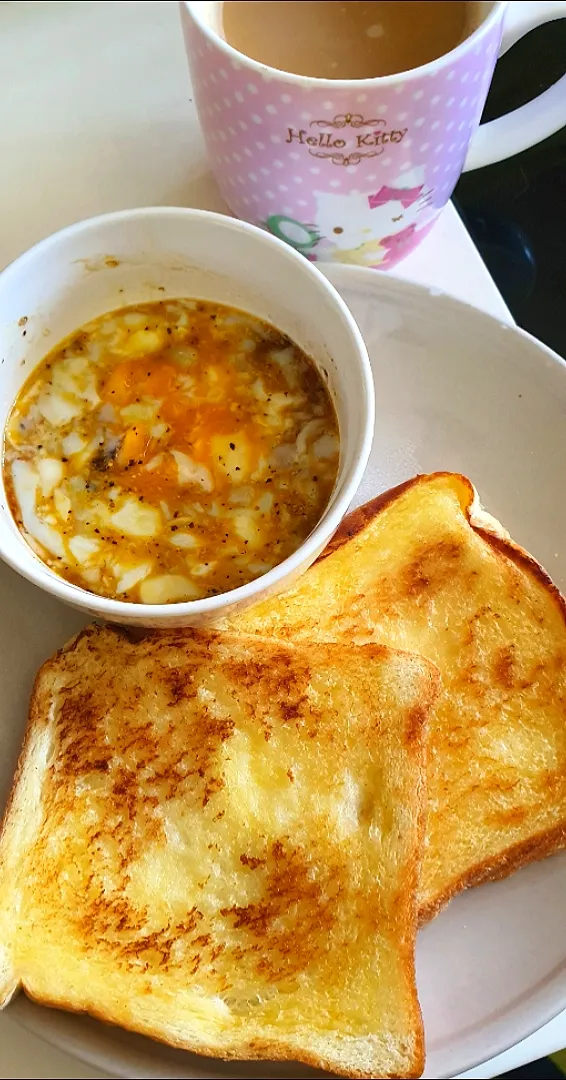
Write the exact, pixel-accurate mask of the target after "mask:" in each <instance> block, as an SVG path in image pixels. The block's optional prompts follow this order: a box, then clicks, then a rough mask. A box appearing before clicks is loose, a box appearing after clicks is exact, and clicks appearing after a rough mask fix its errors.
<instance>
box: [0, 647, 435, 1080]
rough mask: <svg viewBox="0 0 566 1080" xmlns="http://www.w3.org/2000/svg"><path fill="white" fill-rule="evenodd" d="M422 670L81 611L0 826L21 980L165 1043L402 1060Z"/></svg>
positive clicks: (343, 1064) (337, 1067)
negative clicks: (109, 625) (166, 629)
mask: <svg viewBox="0 0 566 1080" xmlns="http://www.w3.org/2000/svg"><path fill="white" fill-rule="evenodd" d="M437 693H438V675H437V672H436V671H435V669H434V668H433V666H432V665H430V664H429V663H428V662H427V661H426V660H422V659H421V658H419V657H415V656H411V655H406V654H404V653H400V652H396V651H392V650H389V649H387V648H385V647H383V646H376V645H368V646H366V647H363V648H358V647H355V646H354V647H344V646H343V645H332V644H331V645H325V644H319V645H312V646H310V645H309V647H308V648H302V647H300V648H298V647H294V646H287V645H285V644H283V643H280V644H278V643H276V644H270V643H268V642H263V641H259V640H257V639H256V638H248V639H245V638H242V637H241V636H240V637H236V636H221V635H218V634H214V633H206V632H197V631H188V632H177V633H167V634H149V635H148V636H147V637H145V638H144V639H143V640H142V641H138V642H137V643H135V642H132V641H131V640H130V639H129V638H128V637H127V636H126V635H125V634H121V633H119V632H116V631H114V630H110V629H101V628H98V627H91V628H89V629H88V630H86V631H84V632H83V633H82V634H80V635H79V636H78V638H76V639H75V640H74V641H73V642H72V643H71V644H70V645H69V646H68V647H67V648H66V649H63V650H62V651H61V652H59V653H58V654H57V655H56V656H55V657H54V658H53V659H52V660H51V661H49V662H48V663H47V664H46V665H44V667H43V668H42V670H41V671H40V673H39V675H38V678H37V681H36V686H35V689H34V693H33V699H32V707H31V718H30V724H29V729H28V733H27V737H26V743H25V747H24V751H23V754H22V758H21V761H20V766H19V773H18V776H17V779H16V783H15V787H14V791H13V795H12V800H11V804H10V808H9V810H8V812H7V815H6V819H5V823H4V830H3V834H2V838H1V841H0V1000H4V1001H6V1000H7V999H8V998H9V996H10V995H11V993H12V992H13V991H14V990H15V989H16V988H17V986H18V985H22V986H23V987H24V989H25V990H26V991H27V993H28V994H29V995H30V996H31V997H33V998H35V999H37V1000H39V1001H43V1002H46V1003H49V1004H52V1005H56V1006H60V1007H63V1008H68V1009H72V1010H77V1011H87V1012H89V1013H91V1014H92V1015H94V1016H99V1017H101V1018H102V1019H104V1020H107V1021H109V1022H111V1023H117V1024H121V1025H123V1026H124V1027H127V1028H131V1029H133V1030H135V1031H139V1032H141V1033H144V1034H147V1035H150V1036H153V1037H154V1038H158V1039H162V1040H164V1041H166V1042H168V1043H170V1044H172V1045H174V1046H177V1047H181V1048H186V1049H190V1050H195V1051H198V1052H200V1053H203V1054H209V1055H215V1056H220V1057H223V1058H226V1059H230V1058H264V1057H265V1058H270V1057H271V1058H282V1059H285V1058H290V1059H297V1060H300V1061H303V1062H305V1063H307V1064H310V1065H314V1066H317V1067H322V1068H327V1069H331V1070H333V1071H334V1072H336V1073H338V1074H340V1075H345V1076H354V1077H375V1076H382V1077H386V1076H398V1077H403V1076H407V1077H409V1076H419V1075H420V1073H421V1071H422V1068H423V1034H422V1023H421V1018H420V1010H419V1006H418V1000H417V995H416V989H415V975H414V945H415V936H416V924H417V908H416V887H417V879H418V871H419V859H420V853H421V850H422V840H423V835H422V834H423V824H422V818H423V814H422V807H423V802H424V783H423V781H424V762H423V744H424V724H425V721H426V718H427V713H428V711H429V709H430V707H431V703H432V701H433V700H434V699H435V697H436V695H437Z"/></svg>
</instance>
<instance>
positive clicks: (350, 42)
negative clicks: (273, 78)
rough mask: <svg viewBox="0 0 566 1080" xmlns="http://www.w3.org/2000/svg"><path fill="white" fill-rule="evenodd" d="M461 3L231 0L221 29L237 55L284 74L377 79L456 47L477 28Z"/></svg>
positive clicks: (469, 5)
mask: <svg viewBox="0 0 566 1080" xmlns="http://www.w3.org/2000/svg"><path fill="white" fill-rule="evenodd" d="M476 6H477V5H475V4H473V3H460V2H449V0H445V2H431V3H429V2H427V0H419V2H417V3H414V2H405V3H403V2H399V3H397V2H390V3H387V2H384V3H381V2H359V3H358V2H357V0H348V2H346V3H344V2H341V0H330V2H322V0H315V2H310V0H298V2H289V3H286V2H281V3H279V2H269V3H258V2H257V0H255V2H252V3H247V2H242V0H226V2H225V3H224V5H223V11H222V26H223V34H224V37H225V39H226V41H227V42H228V43H229V44H230V45H232V46H233V47H234V48H235V49H237V50H238V51H239V52H242V53H244V54H245V55H246V56H250V57H251V58H252V59H253V60H258V61H260V62H261V63H263V64H267V65H269V66H270V67H273V68H278V69H279V70H280V71H288V72H292V73H293V74H296V75H309V76H311V77H313V78H323V79H372V78H375V77H377V76H383V75H393V74H395V73H397V72H400V71H408V70H410V69H411V68H416V67H420V66H421V65H422V64H428V63H430V62H431V61H432V60H436V59H437V58H438V57H439V56H443V55H444V54H445V53H448V52H450V51H451V50H452V49H454V48H455V47H456V46H457V45H459V44H460V42H461V41H463V40H465V38H466V37H467V36H468V34H469V33H471V31H472V30H473V28H474V22H475V19H474V12H473V9H474V8H475V7H476Z"/></svg>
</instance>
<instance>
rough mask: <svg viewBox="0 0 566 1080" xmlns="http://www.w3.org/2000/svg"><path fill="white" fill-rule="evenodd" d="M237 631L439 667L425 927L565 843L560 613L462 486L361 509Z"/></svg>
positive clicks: (408, 487)
mask: <svg viewBox="0 0 566 1080" xmlns="http://www.w3.org/2000/svg"><path fill="white" fill-rule="evenodd" d="M236 626H237V627H239V628H240V629H241V630H242V631H243V632H246V633H252V632H254V633H259V634H262V635H266V636H269V637H271V636H277V637H280V638H282V639H287V638H288V639H291V640H294V641H299V640H307V641H308V640H333V641H344V642H348V643H351V642H364V641H369V640H373V641H379V642H383V643H385V644H387V645H389V646H392V647H396V648H401V649H408V650H414V651H415V652H418V653H420V654H422V655H423V656H425V657H427V658H428V659H429V660H431V661H433V662H434V663H435V664H436V665H437V666H438V668H439V669H440V672H441V676H442V680H443V685H444V691H443V693H442V695H441V696H440V698H439V701H438V703H437V706H436V709H435V715H434V717H433V719H432V720H431V729H430V744H429V765H428V772H427V797H428V819H427V836H426V850H425V856H424V861H423V867H422V877H421V884H420V889H419V907H420V918H421V921H426V920H427V919H429V918H431V917H432V916H433V915H434V914H436V912H437V911H439V910H440V908H441V907H442V906H443V905H444V904H445V903H446V902H447V901H448V900H449V899H450V898H451V897H452V896H453V895H454V894H455V893H457V892H459V891H460V890H461V889H463V888H465V887H466V886H469V885H477V884H480V883H481V882H483V881H489V880H494V879H496V878H500V877H505V876H506V875H507V874H510V873H511V872H512V871H514V870H516V869H518V868H519V867H520V866H522V865H523V864H524V863H527V862H530V861H531V860H534V859H539V858H542V857H543V856H546V855H548V854H551V853H552V852H554V851H557V850H559V849H560V848H562V847H564V846H565V845H566V605H565V602H564V599H563V597H562V596H561V595H560V593H559V591H558V589H556V588H555V586H554V585H553V584H552V582H551V580H550V578H549V577H548V575H547V574H546V573H545V571H544V570H543V569H542V568H541V567H540V566H539V565H538V563H536V562H535V560H534V559H533V558H531V556H530V555H528V554H527V553H526V552H525V551H523V550H522V549H521V548H519V547H518V546H517V545H516V544H514V543H513V542H512V541H511V540H510V538H509V536H508V534H507V533H506V532H505V531H504V529H503V528H502V527H501V526H500V525H499V523H498V522H496V521H495V520H494V519H493V518H492V517H490V516H489V515H488V514H486V513H485V512H484V511H483V510H482V509H481V507H480V504H479V500H478V497H477V493H476V491H475V489H474V487H473V485H472V484H471V482H470V481H469V480H467V479H466V478H465V477H464V476H460V475H455V474H450V473H437V474H433V475H431V476H418V477H416V478H415V479H413V480H410V481H408V482H407V483H405V484H401V485H400V487H397V488H394V489H393V490H392V491H389V492H387V493H386V494H384V495H381V496H380V497H379V498H377V499H375V500H373V502H370V503H367V505H366V506H362V507H360V509H359V510H355V511H354V512H353V513H352V514H350V515H349V517H347V518H346V519H345V520H344V522H343V523H342V526H341V527H340V529H339V531H338V532H337V534H336V535H335V536H334V538H333V540H332V541H331V543H330V545H329V547H328V548H327V549H326V551H325V552H324V553H323V555H322V556H321V558H320V559H319V560H318V562H317V563H316V564H315V565H314V566H313V567H311V569H310V570H309V571H307V573H306V574H305V575H304V576H303V577H302V578H301V579H300V581H299V582H298V584H297V585H296V586H295V587H294V588H293V589H291V590H290V591H289V592H288V593H286V594H285V595H284V596H283V597H280V598H279V599H275V600H271V601H264V602H263V603H262V604H260V605H258V606H257V607H254V608H253V609H250V611H249V612H245V613H244V614H243V615H242V616H240V617H239V618H238V619H237V620H234V621H233V628H235V627H236Z"/></svg>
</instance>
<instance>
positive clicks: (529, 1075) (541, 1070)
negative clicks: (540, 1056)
mask: <svg viewBox="0 0 566 1080" xmlns="http://www.w3.org/2000/svg"><path fill="white" fill-rule="evenodd" d="M505 1077H506V1078H508V1080H510V1078H511V1077H517V1080H519V1077H522V1078H523V1080H552V1078H553V1077H561V1080H564V1073H561V1072H560V1071H559V1070H558V1069H557V1068H556V1066H555V1065H553V1064H552V1062H551V1061H549V1060H548V1058H545V1059H544V1061H535V1062H534V1064H533V1065H525V1067H524V1069H513V1072H510V1073H505Z"/></svg>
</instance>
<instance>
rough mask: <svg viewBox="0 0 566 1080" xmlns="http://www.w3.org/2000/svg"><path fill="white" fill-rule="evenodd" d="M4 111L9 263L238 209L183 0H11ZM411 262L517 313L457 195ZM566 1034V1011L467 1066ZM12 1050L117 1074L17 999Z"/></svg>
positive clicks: (474, 1074) (88, 1071) (9, 1025)
mask: <svg viewBox="0 0 566 1080" xmlns="http://www.w3.org/2000/svg"><path fill="white" fill-rule="evenodd" d="M0 116H1V124H0V135H1V159H0V160H1V164H0V220H1V226H0V268H1V267H3V266H5V265H6V264H7V263H8V262H10V261H11V260H12V259H13V258H15V257H16V256H17V255H19V254H20V252H22V251H23V250H24V249H25V248H27V247H29V246H30V244H33V243H35V242H36V241H37V240H40V239H41V238H42V237H44V236H46V235H47V234H48V233H50V232H53V231H54V230H55V229H58V228H60V227H62V226H63V225H68V224H69V223H71V222H73V221H77V220H78V219H80V218H83V217H90V216H91V215H93V214H99V213H103V212H104V211H108V210H119V209H122V208H125V207H132V206H144V205H161V204H166V205H176V206H196V207H201V208H204V209H209V210H220V211H223V210H226V207H225V205H224V204H223V202H222V200H221V198H220V196H219V194H218V191H217V189H216V186H215V184H214V180H213V179H212V177H211V175H210V173H209V171H208V168H207V165H206V161H205V158H204V152H203V145H202V140H201V136H200V132H199V129H198V123H197V119H196V114H195V110H194V106H193V105H192V102H191V93H190V88H189V83H188V75H187V69H186V62H185V57H184V52H183V45H182V40H181V34H180V31H179V26H178V14H177V6H176V3H175V2H174V0H171V2H170V0H159V2H153V0H147V2H138V0H136V2H110V3H108V2H106V0H100V2H73V0H71V2H69V0H65V2H49V0H48V2H39V3H38V2H20V3H0ZM399 272H400V273H401V274H402V276H404V277H407V278H410V279H412V280H413V281H419V282H423V283H425V284H429V285H430V286H432V287H436V288H440V289H444V290H445V291H446V292H450V293H452V294H453V295H455V296H457V297H459V298H460V299H463V300H466V301H468V302H469V303H472V304H475V305H476V306H478V307H481V308H483V309H484V310H486V311H488V312H490V313H491V314H493V315H496V316H497V317H499V318H501V319H502V320H506V321H510V315H509V312H508V311H507V308H506V306H505V304H504V302H503V300H502V298H501V296H500V295H499V293H498V291H497V289H496V288H495V286H494V284H493V282H492V280H491V278H490V277H489V275H488V273H487V271H486V269H485V267H484V265H483V263H482V261H481V259H480V257H479V255H478V254H477V252H476V250H475V248H474V246H473V244H472V243H471V241H470V240H469V238H468V236H467V234H466V232H465V230H464V228H463V226H462V225H461V223H460V221H459V219H458V216H457V214H456V212H455V210H454V209H453V207H452V206H450V207H448V209H447V210H446V211H445V213H444V214H443V216H442V218H441V220H440V221H439V223H438V224H437V225H436V227H435V228H434V229H433V231H432V233H431V234H430V235H429V236H428V238H427V239H426V240H425V242H424V243H423V244H422V246H421V247H420V249H419V250H418V251H417V252H416V253H414V254H413V255H411V256H410V257H409V258H408V259H407V260H406V261H405V262H404V263H403V264H402V267H401V268H400V271H399ZM563 1046H566V1013H564V1014H562V1016H560V1017H558V1018H557V1019H556V1020H554V1021H553V1022H552V1023H551V1024H548V1025H547V1026H546V1027H545V1028H543V1029H542V1030H541V1031H539V1032H538V1033H537V1034H536V1035H533V1036H532V1037H531V1038H529V1039H526V1040H525V1041H524V1042H522V1043H520V1044H519V1045H517V1046H516V1047H514V1048H513V1050H510V1051H508V1052H507V1053H506V1054H503V1055H501V1056H500V1057H498V1058H497V1059H494V1060H493V1061H491V1062H489V1063H488V1064H486V1065H484V1066H482V1067H480V1068H478V1069H474V1070H472V1071H471V1072H469V1073H466V1074H465V1077H466V1080H472V1078H477V1080H479V1078H482V1080H483V1078H487V1077H492V1076H497V1075H499V1074H501V1073H503V1072H506V1071H508V1070H509V1069H513V1068H516V1067H517V1066H518V1065H521V1064H524V1063H525V1062H527V1061H532V1060H534V1059H535V1058H539V1057H543V1056H544V1055H545V1054H547V1053H550V1052H552V1051H553V1050H557V1049H560V1048H562V1047H563ZM0 1048H1V1050H0V1078H2V1080H3V1078H6V1080H7V1078H8V1077H14V1078H24V1077H25V1078H28V1077H29V1078H31V1077H38V1078H40V1080H42V1078H45V1080H47V1078H61V1080H63V1078H67V1077H69V1078H70V1077H76V1078H77V1080H82V1078H84V1080H86V1078H95V1077H104V1076H106V1074H105V1073H102V1072H99V1071H96V1070H93V1069H92V1068H88V1067H86V1066H85V1065H82V1064H81V1063H79V1062H77V1061H76V1060H75V1059H74V1058H72V1057H70V1056H69V1055H68V1054H65V1053H62V1052H60V1051H59V1050H57V1049H55V1048H54V1047H51V1046H48V1045H47V1044H46V1043H45V1042H43V1041H42V1040H40V1039H39V1038H37V1037H36V1036H34V1035H32V1034H31V1033H30V1032H29V1031H27V1030H26V1031H24V1030H23V1029H22V1028H21V1027H20V1026H19V1025H18V1024H17V1023H16V1022H15V1021H14V1020H13V1019H11V1017H10V1013H9V1010H8V1011H7V1012H6V1013H4V1014H2V1015H1V1016H0ZM462 1080H463V1078H462Z"/></svg>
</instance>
